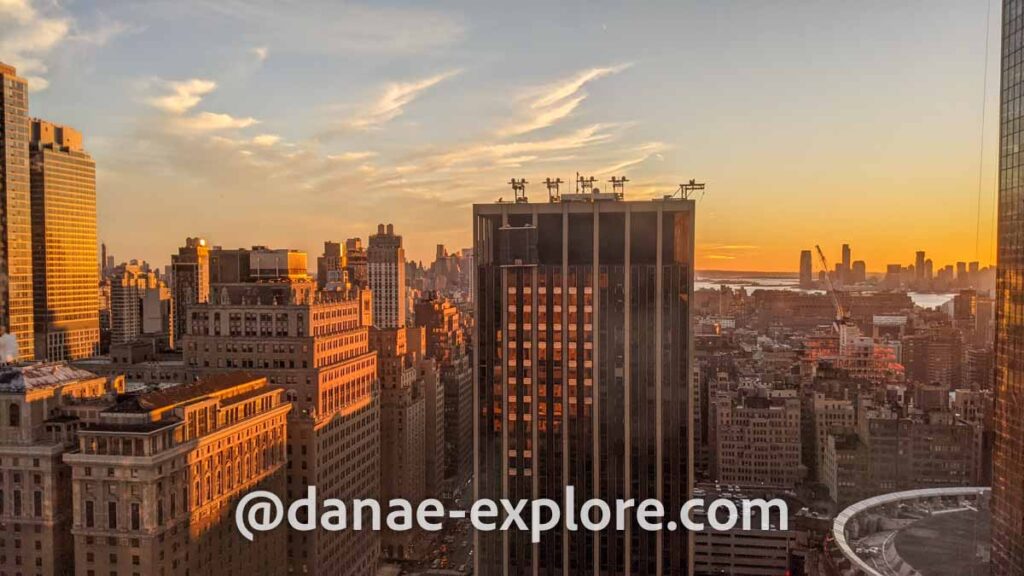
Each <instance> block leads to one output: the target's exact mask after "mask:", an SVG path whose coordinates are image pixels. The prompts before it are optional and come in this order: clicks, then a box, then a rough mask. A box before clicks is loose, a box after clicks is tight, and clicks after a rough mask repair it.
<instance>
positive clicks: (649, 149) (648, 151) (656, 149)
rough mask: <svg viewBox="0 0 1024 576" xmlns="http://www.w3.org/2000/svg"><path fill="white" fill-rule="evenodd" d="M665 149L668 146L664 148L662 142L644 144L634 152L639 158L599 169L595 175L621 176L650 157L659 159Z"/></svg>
mask: <svg viewBox="0 0 1024 576" xmlns="http://www.w3.org/2000/svg"><path fill="white" fill-rule="evenodd" d="M667 148H668V146H666V145H665V144H664V143H662V142H648V143H647V144H644V145H643V146H640V147H639V148H638V149H637V150H636V152H638V153H639V154H640V155H639V156H637V157H634V158H632V159H630V160H624V161H622V162H619V163H618V164H615V165H613V166H608V167H605V168H601V169H599V170H597V171H596V172H595V174H597V175H598V176H605V175H608V174H619V175H621V173H622V172H625V171H628V170H629V169H630V168H632V167H634V166H638V165H640V164H643V163H644V162H646V161H647V160H649V159H650V158H652V157H660V156H661V152H662V151H664V150H665V149H667Z"/></svg>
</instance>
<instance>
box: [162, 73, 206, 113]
mask: <svg viewBox="0 0 1024 576" xmlns="http://www.w3.org/2000/svg"><path fill="white" fill-rule="evenodd" d="M167 89H168V90H169V91H170V93H169V94H165V95H163V96H158V97H156V98H151V99H150V100H149V103H150V104H151V105H152V106H155V107H157V108H159V109H161V110H163V111H164V112H170V113H171V114H184V113H185V112H188V111H189V110H191V109H192V108H195V107H196V105H198V104H199V102H200V101H202V99H203V96H205V95H207V94H209V93H210V92H213V91H214V90H216V89H217V83H216V82H214V81H212V80H203V79H200V78H191V79H189V80H182V81H180V82H168V83H167Z"/></svg>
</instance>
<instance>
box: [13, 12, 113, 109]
mask: <svg viewBox="0 0 1024 576" xmlns="http://www.w3.org/2000/svg"><path fill="white" fill-rule="evenodd" d="M129 29H130V27H129V26H128V25H126V24H124V23H123V22H119V21H114V20H105V21H103V22H102V23H101V24H100V25H99V26H98V27H96V28H93V29H83V28H81V27H79V26H78V24H77V23H76V22H75V20H74V18H72V17H71V16H70V15H68V14H67V13H66V12H65V11H64V10H63V8H62V7H61V5H60V4H58V3H57V2H52V3H40V4H33V3H32V2H31V1H30V0H0V57H3V58H4V60H5V61H6V62H7V63H9V64H12V65H13V66H14V67H15V68H17V69H18V73H19V74H20V75H21V76H24V77H25V79H27V80H28V82H29V88H30V89H31V90H33V91H39V90H45V89H46V88H47V87H48V86H49V85H50V81H49V80H48V79H47V78H46V74H47V72H49V65H48V60H49V58H50V56H51V54H52V52H53V51H54V49H56V48H57V47H58V46H61V45H65V44H67V43H69V42H75V43H79V44H85V45H88V46H93V47H95V46H103V45H105V44H107V43H108V42H109V41H110V40H111V39H112V38H114V37H115V36H118V35H120V34H122V33H124V32H125V31H127V30H129Z"/></svg>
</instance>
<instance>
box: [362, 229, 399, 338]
mask: <svg viewBox="0 0 1024 576" xmlns="http://www.w3.org/2000/svg"><path fill="white" fill-rule="evenodd" d="M366 261H367V268H368V272H369V277H370V291H371V292H373V325H374V326H376V327H378V328H401V327H403V326H405V313H406V307H407V306H408V303H407V302H406V284H405V249H404V248H403V247H402V237H401V236H397V235H395V227H394V226H393V225H391V224H388V225H387V227H385V226H384V225H383V224H381V225H379V226H378V227H377V233H376V234H374V235H372V236H370V244H369V247H368V248H367V249H366Z"/></svg>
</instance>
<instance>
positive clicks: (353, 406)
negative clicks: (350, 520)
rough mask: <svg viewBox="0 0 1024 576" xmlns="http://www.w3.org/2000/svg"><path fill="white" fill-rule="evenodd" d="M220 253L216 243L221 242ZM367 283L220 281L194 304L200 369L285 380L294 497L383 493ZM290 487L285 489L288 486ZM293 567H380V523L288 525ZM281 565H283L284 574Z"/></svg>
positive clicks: (186, 342) (368, 575)
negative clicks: (337, 527) (324, 286)
mask: <svg viewBox="0 0 1024 576" xmlns="http://www.w3.org/2000/svg"><path fill="white" fill-rule="evenodd" d="M214 254H216V251H214ZM371 323H372V310H371V298H370V292H369V291H367V290H357V291H353V292H342V291H337V292H331V291H329V292H318V291H316V283H315V282H314V281H313V280H311V279H308V278H307V279H302V280H288V279H281V280H278V281H272V282H238V283H234V284H223V285H220V286H218V287H217V288H216V289H214V290H213V294H212V295H211V297H210V301H209V302H207V303H205V304H196V305H193V306H189V307H188V322H187V330H186V334H185V335H184V338H183V340H182V350H183V353H184V360H185V370H186V371H187V372H188V373H189V374H191V375H193V377H200V378H203V377H207V376H209V375H213V374H224V373H234V372H239V371H247V372H252V373H256V374H260V375H261V376H265V377H266V378H267V379H268V380H269V381H270V382H271V383H272V384H274V385H277V386H281V387H283V388H284V389H285V391H286V392H285V395H286V398H287V399H288V400H289V401H291V402H292V403H293V405H294V410H293V411H292V413H291V415H290V416H289V420H288V468H287V497H288V500H294V499H297V498H302V497H304V496H305V495H306V489H307V487H308V486H316V487H317V495H318V497H319V498H321V499H323V498H339V499H341V500H343V501H346V502H350V501H352V500H353V499H355V498H379V497H380V490H381V488H380V486H381V464H380V462H381V456H380V450H381V446H380V443H381V436H380V398H379V394H380V393H379V386H378V381H377V355H376V353H375V352H373V351H372V350H371V349H370V339H369V329H370V326H371ZM282 494H283V493H282ZM287 538H288V546H287V554H286V555H285V556H284V557H285V558H286V560H287V562H288V571H289V572H291V573H293V574H316V575H319V576H373V575H375V574H376V572H377V564H378V560H379V555H380V535H379V533H377V532H376V531H372V530H363V531H343V532H325V531H321V530H314V531H311V532H298V531H288V534H287ZM283 573H284V572H282V574H283Z"/></svg>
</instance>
